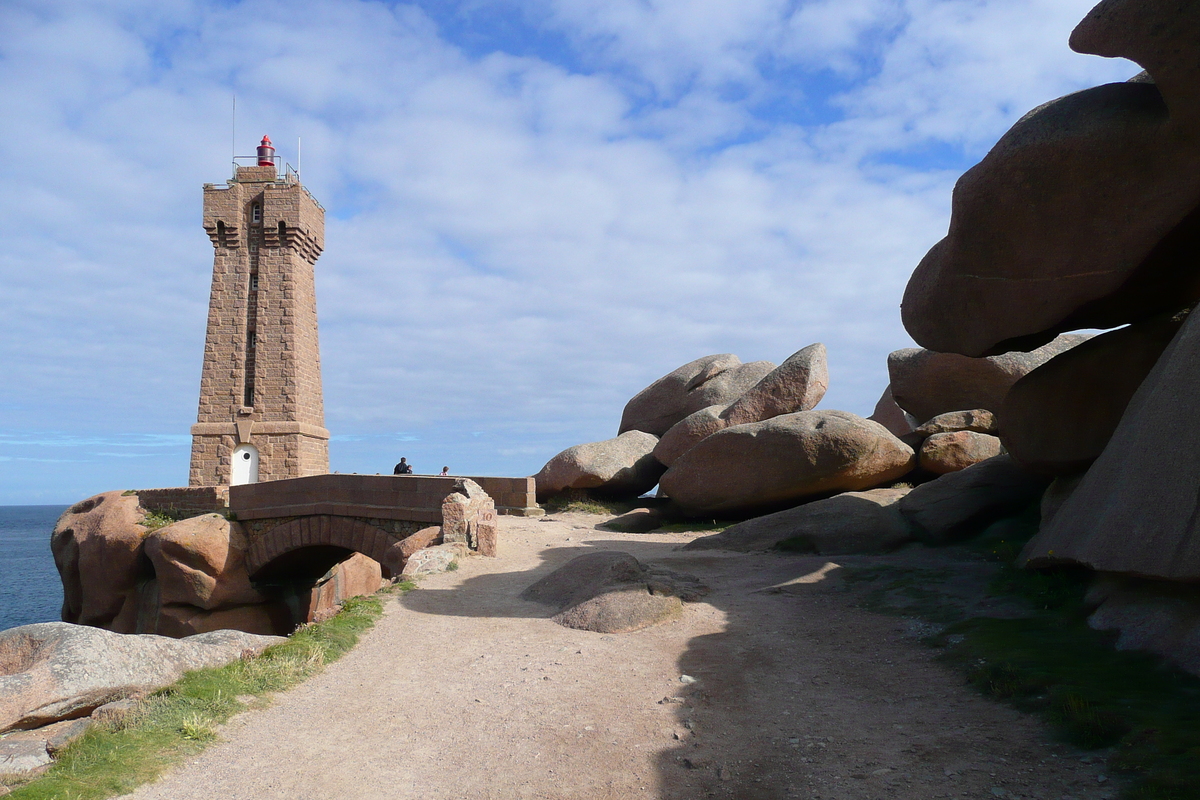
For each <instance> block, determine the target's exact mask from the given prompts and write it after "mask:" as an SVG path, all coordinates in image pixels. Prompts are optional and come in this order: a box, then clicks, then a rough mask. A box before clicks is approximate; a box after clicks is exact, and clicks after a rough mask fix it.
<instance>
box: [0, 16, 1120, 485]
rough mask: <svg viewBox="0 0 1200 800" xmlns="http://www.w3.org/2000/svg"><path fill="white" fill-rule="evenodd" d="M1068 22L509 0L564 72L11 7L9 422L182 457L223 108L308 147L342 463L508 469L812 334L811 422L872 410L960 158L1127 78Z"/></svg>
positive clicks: (361, 32) (395, 36)
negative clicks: (204, 221) (823, 373)
mask: <svg viewBox="0 0 1200 800" xmlns="http://www.w3.org/2000/svg"><path fill="white" fill-rule="evenodd" d="M481 7H489V8H500V9H512V6H511V5H510V4H508V3H507V2H501V1H500V0H498V1H497V2H495V3H473V4H466V3H464V4H463V5H462V6H461V8H462V9H464V10H463V14H462V18H463V19H466V20H467V21H466V22H464V23H463V24H465V25H469V24H470V19H472V18H473V17H472V16H471V13H470V12H472V11H473V10H478V9H479V8H481ZM1087 7H1088V3H1087V1H1086V0H1084V1H1083V2H1079V1H1078V0H1071V2H1062V0H1058V2H1051V0H1014V2H1010V3H1006V4H1002V3H998V2H990V3H984V2H974V1H972V2H965V0H939V1H937V2H935V1H934V0H920V1H919V2H918V0H903V1H902V0H847V1H846V2H840V3H834V2H825V1H822V2H802V3H795V2H782V0H780V1H779V2H775V1H774V0H759V1H758V2H744V3H716V2H708V3H700V4H698V3H695V2H691V3H683V2H640V1H639V2H633V0H628V2H626V1H625V0H609V1H608V2H604V3H601V2H590V0H589V1H588V2H579V1H578V0H577V1H576V2H573V3H564V2H557V0H545V2H542V3H538V4H528V5H525V6H523V8H525V9H526V12H525V14H524V16H523V17H522V18H521V19H523V20H524V22H523V23H522V24H525V25H527V28H528V29H527V30H526V31H525V34H524V35H527V36H528V37H531V38H532V39H537V37H539V36H547V37H549V36H561V37H563V40H564V41H566V42H567V43H568V46H569V47H571V48H574V50H572V51H571V52H568V53H563V54H560V55H561V57H558V56H555V55H554V50H553V48H552V47H549V46H547V47H546V48H542V50H538V48H531V47H527V46H518V45H520V43H519V42H516V41H515V40H513V41H511V42H510V41H508V40H507V39H505V36H511V35H512V34H511V32H508V33H503V35H502V34H501V33H495V35H494V36H492V38H491V39H488V38H487V36H483V34H487V33H489V32H488V31H483V32H480V31H476V32H475V33H479V34H480V35H481V36H483V40H485V41H489V42H491V43H492V46H490V47H486V48H483V52H482V53H481V52H478V51H479V47H478V46H477V45H476V46H473V47H474V49H471V50H470V52H468V51H467V50H464V48H463V47H460V46H459V43H458V42H457V41H455V40H454V38H453V35H454V34H453V32H447V29H445V28H442V27H439V25H438V24H437V23H436V22H435V21H434V18H432V17H431V16H430V14H429V13H426V12H425V11H423V10H421V9H419V8H417V7H414V6H408V5H396V6H389V5H386V4H383V3H378V2H358V1H357V0H340V1H338V2H334V1H333V0H313V1H312V2H299V3H282V2H278V1H277V0H249V1H248V2H243V3H238V4H232V5H229V4H223V3H205V2H200V1H199V0H196V2H183V1H182V0H180V1H179V2H174V3H149V2H125V3H123V4H120V5H119V6H115V7H114V6H112V5H108V6H105V7H103V8H101V7H97V6H94V5H92V4H86V3H83V4H70V3H61V4H57V5H55V4H49V5H47V4H42V3H38V4H32V3H27V4H13V3H10V4H7V5H5V6H4V7H3V8H0V28H3V29H4V30H5V31H6V36H5V37H4V39H3V40H0V102H2V103H3V104H4V107H5V108H6V109H10V110H12V111H13V113H10V114H7V115H6V116H5V117H4V118H3V119H0V180H2V181H3V186H4V188H5V191H4V192H2V193H0V236H2V237H3V240H4V242H5V247H4V248H3V249H2V250H0V278H2V280H3V282H4V288H5V291H4V292H3V293H2V294H0V365H2V366H3V368H4V371H5V375H6V380H5V382H4V384H3V386H2V387H0V408H2V409H4V414H5V424H6V427H8V428H10V429H11V428H24V429H28V430H31V431H38V430H43V431H44V430H67V431H70V432H73V434H74V435H79V436H81V437H84V438H87V437H89V436H92V435H99V434H105V435H108V434H115V433H120V432H138V433H154V434H164V435H167V434H181V433H185V432H186V430H187V426H188V424H189V423H190V422H191V421H192V420H193V419H194V414H195V393H196V391H197V388H198V379H199V366H200V364H199V362H200V356H201V348H202V342H203V327H204V320H205V307H206V303H207V291H208V279H209V270H210V268H211V250H210V249H209V244H208V240H207V237H206V236H205V235H204V233H203V231H202V230H201V228H200V225H199V215H200V184H201V183H203V182H216V181H221V180H223V179H224V178H225V177H226V175H227V174H228V169H229V148H230V139H229V134H230V131H229V126H230V116H229V111H230V101H231V98H232V95H233V93H234V92H235V91H236V93H237V97H238V130H239V136H238V145H237V146H238V149H239V151H240V152H248V151H249V149H250V148H251V147H253V145H254V143H255V141H256V140H257V138H258V136H260V135H262V134H263V133H269V134H270V135H271V136H272V138H273V139H274V140H275V142H276V144H277V146H278V147H279V148H280V153H281V155H284V156H285V157H286V158H287V159H288V160H291V161H294V160H295V155H296V154H295V152H294V151H295V147H294V142H295V140H296V137H298V136H302V137H303V141H304V165H303V166H304V179H305V183H306V184H308V185H309V187H310V188H311V189H312V190H313V191H314V192H315V193H316V195H317V196H318V198H319V199H320V200H321V201H322V203H323V204H324V205H325V206H326V208H327V209H329V217H328V219H327V232H326V234H327V235H326V240H327V241H326V244H327V249H326V253H325V254H324V256H323V257H322V259H321V260H320V262H319V263H318V267H317V271H318V286H319V292H320V294H319V301H318V307H319V312H320V316H321V323H322V332H321V333H322V357H323V366H324V375H325V388H326V401H327V404H326V405H327V422H328V425H329V427H330V428H331V429H332V430H333V431H334V433H335V434H340V435H339V438H338V439H336V440H335V442H334V448H333V452H334V468H335V469H339V468H340V469H342V470H343V471H346V470H348V469H354V468H360V469H363V471H375V468H376V467H377V466H378V462H380V461H389V460H391V459H390V455H389V453H390V452H391V451H392V450H393V449H394V448H395V447H397V446H399V445H397V443H396V442H397V440H396V438H395V434H393V433H392V432H394V431H396V430H398V429H399V430H404V431H408V432H409V433H408V434H405V435H406V436H411V437H412V439H401V440H400V441H401V442H403V446H405V447H413V448H417V449H415V450H413V451H410V452H412V453H417V454H421V455H422V460H423V461H428V462H433V461H439V462H444V461H447V460H448V461H451V462H452V463H453V464H454V465H455V469H456V471H457V470H458V469H460V468H461V469H462V470H463V471H468V472H470V471H474V472H482V471H485V470H487V471H495V472H509V473H528V472H532V471H534V470H536V469H537V468H538V467H539V466H540V464H541V462H542V461H544V460H545V459H546V458H548V457H549V456H550V455H552V454H553V453H554V452H555V451H556V450H557V449H561V447H565V446H567V445H569V444H574V443H576V442H577V441H579V440H581V439H585V438H601V437H604V436H608V435H611V434H612V433H614V432H615V427H616V422H617V419H618V418H619V416H620V411H621V407H622V405H623V404H624V402H625V400H626V399H627V398H628V397H629V396H631V395H632V394H633V393H635V392H636V391H638V390H639V389H640V388H642V387H643V386H644V385H645V384H647V383H648V382H650V381H651V380H653V379H655V378H657V377H658V376H659V375H661V374H663V373H664V372H667V371H669V370H671V369H673V368H674V367H676V366H678V365H679V364H681V363H683V362H685V361H689V360H691V359H693V358H696V357H698V356H700V355H704V354H706V353H711V352H736V353H738V354H739V355H740V356H742V357H743V359H745V360H756V359H763V358H769V359H771V360H774V361H776V362H778V361H781V360H782V359H784V358H786V357H787V356H788V355H790V354H791V353H792V352H794V351H795V350H798V349H799V348H801V347H803V346H805V345H807V344H809V343H811V342H814V341H824V342H825V343H826V344H827V346H828V347H829V350H830V355H831V373H832V377H833V386H832V387H831V391H830V395H829V398H828V400H827V402H826V404H825V405H827V406H831V407H843V408H848V409H849V410H852V411H857V412H861V413H867V412H869V411H870V408H871V406H872V405H873V403H874V401H875V399H876V397H877V395H878V393H879V392H880V391H881V390H882V388H883V384H884V383H885V382H886V374H885V372H886V370H885V366H884V358H885V356H886V354H887V352H888V351H890V350H892V349H895V348H897V347H903V346H906V345H907V344H908V340H907V338H906V337H905V335H904V333H903V331H902V329H901V327H900V324H899V318H898V311H897V308H898V304H899V298H900V294H901V292H902V290H903V286H904V284H905V282H906V280H907V277H908V274H909V273H910V272H911V270H912V268H913V266H914V265H915V264H916V263H917V261H918V260H919V259H920V257H921V256H922V255H923V254H924V252H925V250H926V249H927V248H928V247H929V246H930V245H931V244H932V243H933V242H934V241H936V240H937V239H938V238H939V237H940V236H941V235H942V234H943V233H944V230H945V225H946V221H947V214H948V208H949V191H950V187H951V186H952V184H953V181H954V179H955V178H956V177H957V169H961V167H962V166H965V165H966V163H965V162H962V161H961V158H960V157H959V156H957V155H955V154H957V153H958V152H960V151H961V150H965V151H966V152H968V153H971V154H973V155H978V154H979V153H980V152H982V150H983V149H986V147H987V146H988V144H990V142H991V141H993V140H994V139H995V138H996V137H997V136H998V135H999V134H1000V133H1002V132H1003V130H1004V128H1005V127H1006V126H1007V125H1008V124H1010V123H1011V121H1012V120H1014V119H1015V118H1016V117H1018V116H1019V115H1020V114H1021V113H1022V112H1023V111H1025V110H1026V109H1027V108H1028V107H1030V106H1032V105H1034V104H1036V103H1039V102H1041V101H1043V100H1045V99H1048V98H1049V97H1052V96H1054V95H1055V94H1061V93H1063V92H1066V91H1070V90H1073V89H1076V88H1080V87H1081V86H1084V85H1087V84H1089V83H1094V82H1099V81H1102V80H1108V79H1113V78H1119V77H1124V76H1125V73H1129V72H1130V70H1131V68H1130V67H1128V66H1127V65H1121V64H1113V63H1105V62H1102V61H1100V60H1098V59H1093V58H1085V57H1081V56H1077V55H1074V54H1072V53H1070V51H1069V50H1068V49H1067V47H1066V36H1067V34H1068V33H1069V31H1070V28H1071V27H1072V25H1073V24H1074V21H1075V20H1077V19H1078V18H1080V17H1082V15H1083V14H1084V13H1085V12H1086V10H1087ZM481 18H483V19H486V16H485V17H481ZM514 24H516V23H514ZM939 148H941V149H945V150H947V151H948V152H949V153H950V156H949V157H948V158H947V157H942V158H940V159H939V160H930V159H928V158H925V159H924V160H922V159H923V158H924V157H923V156H922V155H921V154H922V153H924V152H925V151H926V150H933V151H937V150H938V149H939ZM896 153H899V154H900V155H899V156H897V155H896ZM956 159H957V160H956ZM471 434H478V435H471ZM5 446H6V445H5V444H4V442H3V441H0V450H3V448H4V447H5ZM420 448H427V450H424V451H422V450H420ZM439 448H440V449H439ZM160 449H162V448H160ZM6 452H7V451H6ZM447 452H448V453H450V455H449V456H446V455H444V454H445V453H447ZM339 454H341V455H339ZM8 455H9V456H13V455H17V456H19V457H21V458H29V457H36V456H31V455H30V454H29V453H28V452H26V451H25V450H22V451H21V452H20V453H16V451H12V452H9V453H8ZM339 459H342V460H341V461H339ZM122 461H127V462H135V461H136V462H139V463H141V462H143V461H145V462H147V465H146V466H145V467H144V468H142V469H143V471H141V472H136V473H131V472H125V473H120V472H119V471H118V470H119V469H124V467H110V466H104V467H103V468H97V469H95V470H94V471H93V472H92V473H87V472H86V471H79V472H77V473H72V475H73V477H71V478H70V480H69V481H66V482H65V483H64V482H63V478H62V476H61V475H54V476H52V475H50V474H49V473H45V474H43V475H42V477H41V478H39V479H35V478H34V477H30V478H29V481H33V482H32V483H30V482H29V481H26V482H25V483H20V482H18V483H14V484H13V485H14V486H25V487H27V489H22V491H25V490H28V491H30V492H32V491H34V488H30V487H34V486H35V484H37V486H36V491H37V492H40V494H37V496H38V497H42V496H44V493H45V491H46V490H45V484H46V482H48V481H51V480H57V481H58V482H59V485H63V486H65V487H66V488H65V489H64V491H66V492H69V493H68V494H66V496H65V497H64V498H63V499H65V500H70V499H71V498H72V497H73V496H76V495H78V494H81V493H84V492H86V491H93V490H99V489H104V488H110V483H111V482H112V481H118V482H117V484H116V485H118V486H119V485H121V484H122V482H124V483H128V482H133V481H137V482H138V483H139V484H141V485H144V484H145V483H146V482H147V481H151V482H154V479H153V475H155V474H160V473H153V472H151V471H149V470H151V469H152V468H153V469H159V470H160V471H161V470H164V469H166V468H165V467H164V465H165V464H167V461H166V460H163V459H158V460H152V459H140V458H139V459H122ZM151 462H152V463H151ZM367 464H370V465H371V467H372V468H370V469H368V468H366V466H365V465H367ZM82 469H83V468H81V470H82ZM5 474H7V473H5ZM184 474H186V463H181V464H179V465H177V466H173V467H170V470H168V471H165V472H161V477H160V478H159V479H157V482H159V483H171V482H178V481H179V480H181V479H182V476H183V475H184ZM23 480H24V479H23ZM38 480H40V481H41V483H37V481H38ZM89 481H91V482H92V483H89ZM93 483H94V484H95V485H92V484H93ZM14 491H15V490H14ZM18 500H19V498H18V497H17V496H16V495H13V496H12V497H11V499H9V500H8V501H9V502H17V501H18ZM0 502H4V497H3V496H0Z"/></svg>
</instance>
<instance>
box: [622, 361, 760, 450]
mask: <svg viewBox="0 0 1200 800" xmlns="http://www.w3.org/2000/svg"><path fill="white" fill-rule="evenodd" d="M773 369H775V365H774V364H772V363H771V362H770V361H754V362H751V363H749V364H743V363H742V361H741V359H740V358H738V357H737V356H735V355H733V354H731V353H723V354H720V355H713V356H705V357H704V358H698V359H696V360H695V361H691V362H689V363H687V364H684V365H683V366H682V367H680V368H679V369H677V370H675V371H674V372H671V373H669V374H667V375H664V376H663V377H661V378H659V379H658V380H656V381H655V382H654V383H652V384H650V385H649V386H647V387H646V388H645V389H643V390H642V391H640V392H638V393H637V394H636V395H635V396H634V397H633V399H631V400H630V401H629V402H628V403H626V404H625V411H624V412H623V413H622V414H621V428H620V430H619V431H618V434H621V433H625V432H627V431H634V430H637V431H644V432H645V433H649V434H652V435H654V436H656V437H657V436H662V435H663V434H664V433H666V432H667V431H668V430H670V428H671V426H672V425H674V424H675V423H677V422H679V420H681V419H683V418H684V417H686V416H687V415H688V414H691V413H692V412H693V411H699V410H700V409H702V408H704V407H706V406H712V405H721V406H724V405H728V404H729V403H732V402H733V401H734V400H736V399H737V398H738V397H739V396H740V395H741V394H742V393H743V392H745V391H746V390H747V389H749V388H750V387H752V386H754V384H756V383H758V381H759V380H761V379H762V378H763V377H765V376H766V375H767V374H768V373H769V372H771V370H773Z"/></svg>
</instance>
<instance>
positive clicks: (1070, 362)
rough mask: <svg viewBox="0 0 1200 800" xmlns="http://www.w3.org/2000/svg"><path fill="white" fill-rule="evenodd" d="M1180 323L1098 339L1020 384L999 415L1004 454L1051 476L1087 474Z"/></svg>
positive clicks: (1158, 322)
mask: <svg viewBox="0 0 1200 800" xmlns="http://www.w3.org/2000/svg"><path fill="white" fill-rule="evenodd" d="M1182 323H1183V316H1182V315H1173V316H1172V315H1168V316H1164V317H1158V318H1155V319H1152V320H1147V321H1145V322H1140V323H1137V324H1134V325H1130V326H1128V327H1125V328H1121V329H1120V330H1115V331H1109V332H1108V333H1103V334H1100V335H1099V336H1097V337H1095V338H1094V339H1091V340H1089V341H1086V342H1084V343H1083V344H1081V345H1079V346H1078V347H1074V348H1072V349H1070V350H1068V351H1067V352H1065V353H1062V354H1061V355H1058V356H1055V357H1054V358H1052V359H1050V360H1049V361H1047V362H1046V363H1045V364H1043V365H1042V366H1040V367H1038V368H1037V369H1035V370H1034V371H1033V372H1030V373H1029V374H1028V375H1026V376H1025V377H1023V378H1021V379H1020V380H1019V381H1017V382H1016V383H1015V384H1013V387H1012V389H1011V390H1010V391H1009V393H1008V396H1007V397H1005V399H1004V405H1002V406H1001V407H1000V409H999V412H1000V419H999V423H1000V427H1001V435H1000V438H1001V440H1003V442H1004V446H1005V448H1007V449H1008V452H1010V453H1012V456H1013V458H1015V459H1016V460H1017V461H1018V462H1020V463H1021V464H1022V465H1023V466H1025V467H1027V468H1029V469H1033V470H1037V471H1038V472H1043V473H1046V474H1048V475H1070V474H1074V473H1077V472H1079V471H1080V470H1083V469H1086V468H1087V467H1088V465H1090V464H1091V463H1092V462H1093V461H1095V460H1096V458H1097V457H1098V456H1099V455H1100V453H1101V452H1103V450H1104V447H1105V445H1107V444H1108V440H1109V439H1111V438H1112V435H1113V431H1115V430H1116V428H1117V424H1118V423H1120V421H1121V416H1122V415H1123V414H1124V413H1125V408H1126V407H1127V406H1128V405H1129V401H1130V399H1131V398H1132V397H1133V393H1134V392H1136V391H1137V388H1138V387H1139V386H1141V384H1142V381H1144V380H1145V379H1146V376H1147V375H1148V374H1149V373H1150V370H1151V369H1153V368H1154V365H1155V363H1157V362H1158V359H1159V357H1160V356H1161V355H1162V352H1163V350H1164V349H1166V347H1167V345H1168V344H1170V343H1171V339H1172V338H1173V337H1174V336H1175V334H1176V332H1178V330H1179V326H1180V325H1181V324H1182Z"/></svg>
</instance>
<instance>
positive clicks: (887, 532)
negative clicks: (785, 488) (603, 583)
mask: <svg viewBox="0 0 1200 800" xmlns="http://www.w3.org/2000/svg"><path fill="white" fill-rule="evenodd" d="M908 492H909V490H908V489H870V490H868V491H865V492H842V493H841V494H839V495H835V496H833V497H827V498H825V499H824V500H814V501H813V502H811V503H805V504H803V505H799V506H796V507H795V508H787V509H784V510H783V511H776V512H775V513H774V514H767V515H765V516H762V517H755V518H753V519H748V520H746V521H745V522H739V523H738V524H736V525H731V526H729V527H728V528H726V529H725V530H723V531H721V532H720V533H715V534H713V535H712V536H702V537H700V538H699V539H693V540H692V541H691V542H689V543H688V544H686V545H684V548H683V549H684V550H714V549H721V550H739V551H742V552H752V551H755V550H770V549H772V548H774V547H776V546H778V545H781V544H782V545H784V546H785V547H786V548H787V549H788V550H792V551H802V552H813V553H821V554H823V555H833V554H838V555H843V554H846V553H881V552H887V551H889V550H894V549H896V548H897V547H899V546H900V545H902V544H904V543H906V542H909V541H911V540H912V528H911V526H910V525H909V524H908V521H907V520H906V519H905V518H904V516H903V515H902V514H901V513H900V509H899V507H898V506H897V505H896V504H897V503H898V502H899V500H900V498H902V497H904V495H906V494H907V493H908Z"/></svg>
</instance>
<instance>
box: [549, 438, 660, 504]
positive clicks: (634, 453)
mask: <svg viewBox="0 0 1200 800" xmlns="http://www.w3.org/2000/svg"><path fill="white" fill-rule="evenodd" d="M657 443H658V437H656V436H653V435H651V434H649V433H644V432H642V431H639V430H631V431H627V432H625V433H622V434H621V435H620V436H618V437H616V438H615V439H606V440H605V441H602V442H589V443H587V444H577V445H575V446H574V447H568V448H567V449H566V450H563V451H562V452H561V453H559V454H558V455H556V456H555V457H554V458H552V459H550V460H549V461H547V462H546V465H545V466H544V467H542V469H541V470H540V471H539V472H538V474H537V475H535V476H534V480H535V481H536V482H537V494H538V500H539V501H541V500H546V499H548V498H550V497H553V496H554V495H556V494H560V493H562V492H564V491H567V490H569V489H586V490H588V491H589V493H594V494H595V495H596V496H599V497H612V498H620V497H637V496H638V495H640V494H642V493H643V492H647V491H649V490H650V489H653V488H654V485H655V484H656V483H658V479H659V476H660V475H662V473H663V471H664V470H665V467H663V465H662V464H660V463H659V462H658V461H657V460H655V458H654V456H653V455H652V453H653V451H654V446H655V445H656V444H657Z"/></svg>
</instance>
